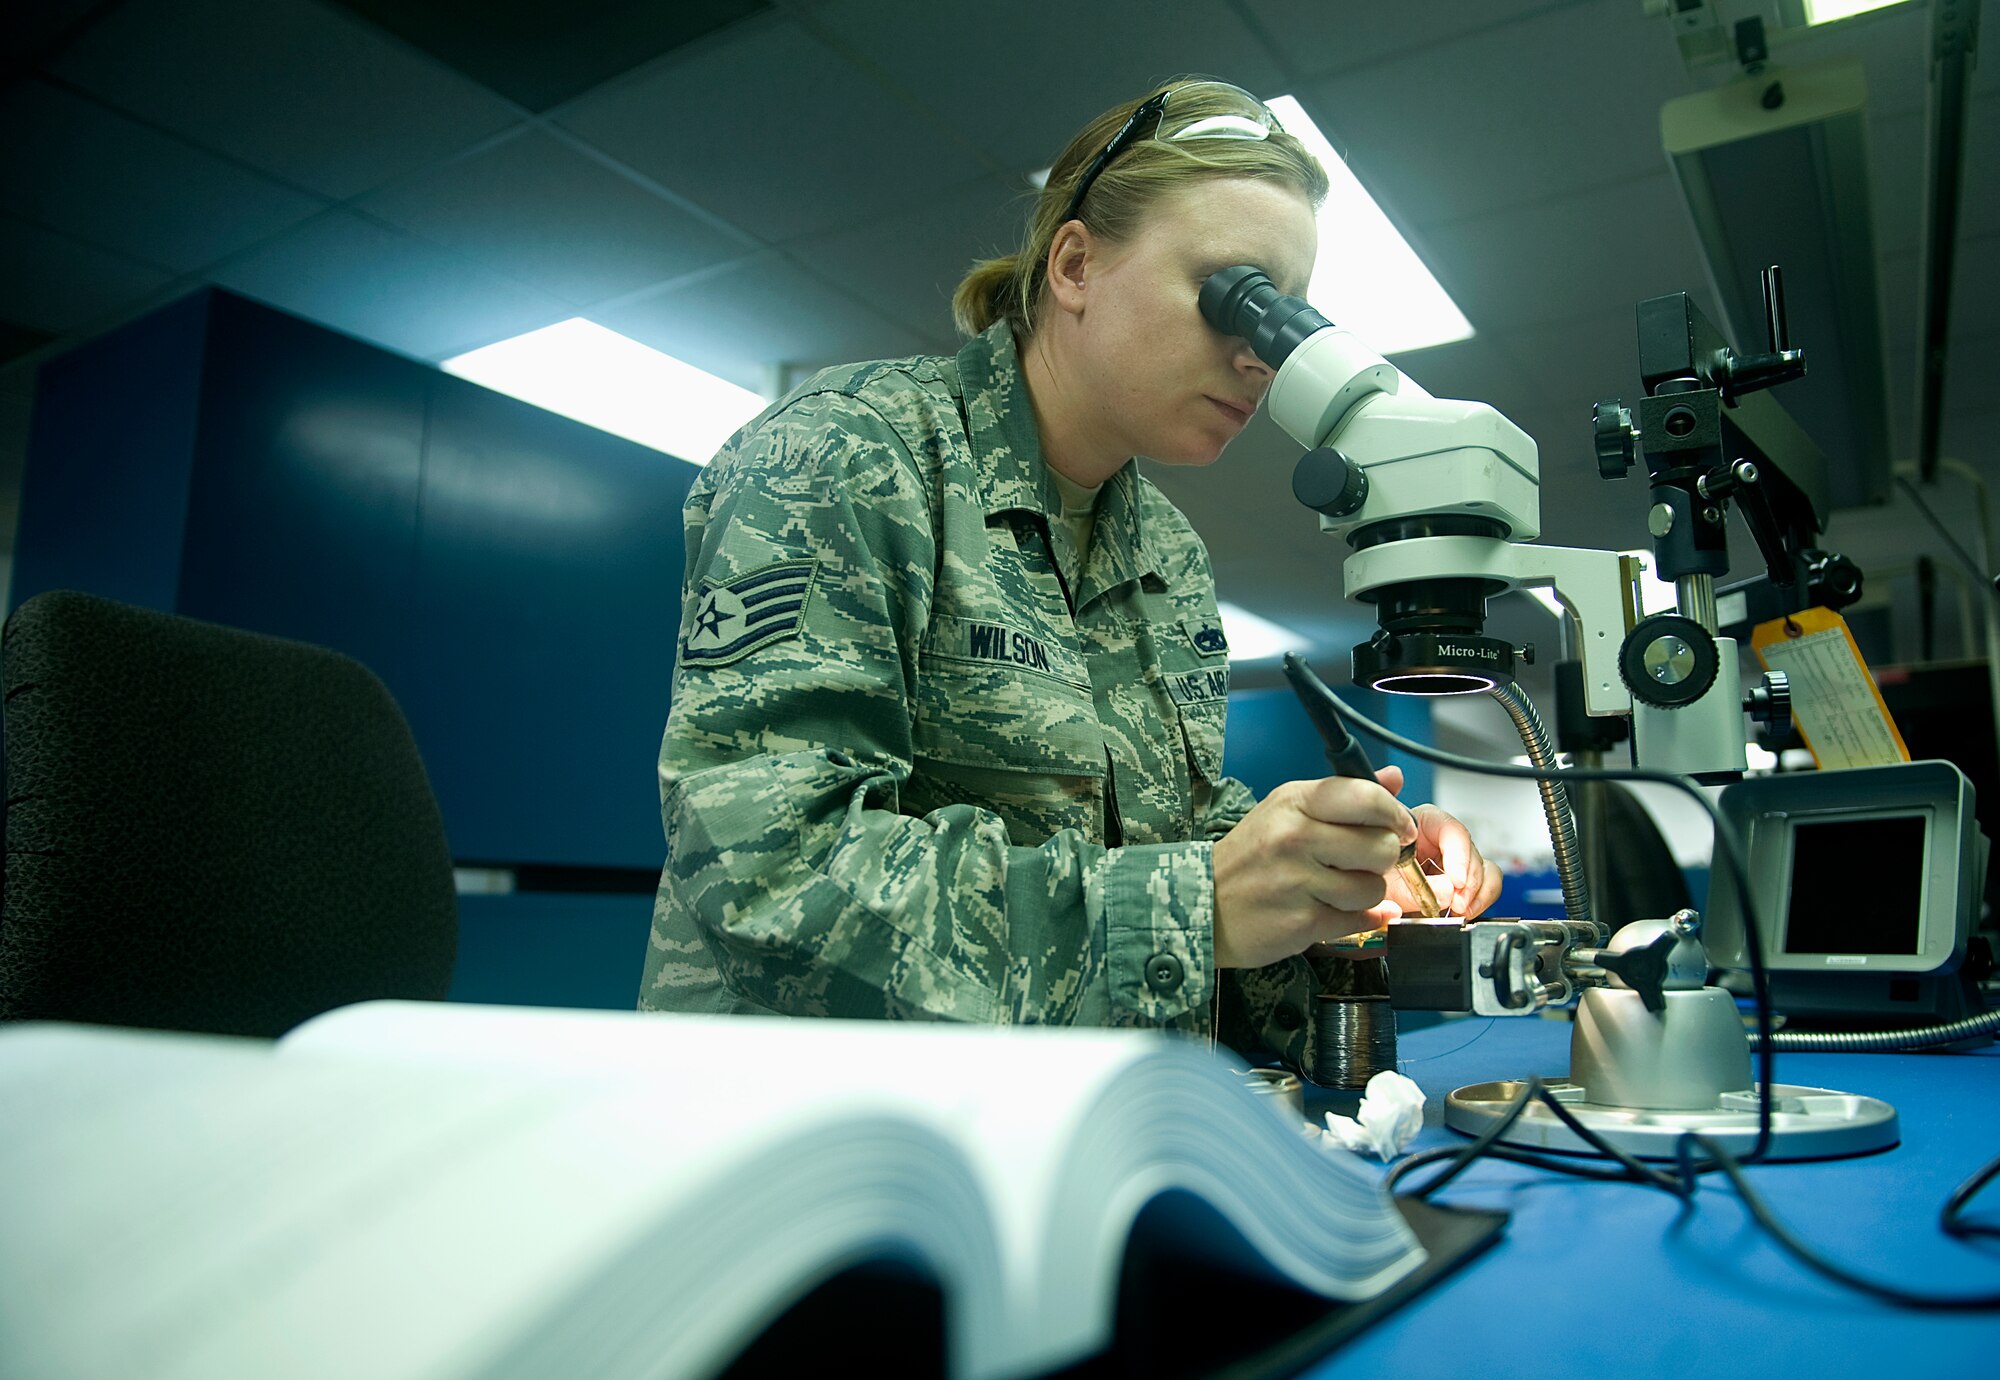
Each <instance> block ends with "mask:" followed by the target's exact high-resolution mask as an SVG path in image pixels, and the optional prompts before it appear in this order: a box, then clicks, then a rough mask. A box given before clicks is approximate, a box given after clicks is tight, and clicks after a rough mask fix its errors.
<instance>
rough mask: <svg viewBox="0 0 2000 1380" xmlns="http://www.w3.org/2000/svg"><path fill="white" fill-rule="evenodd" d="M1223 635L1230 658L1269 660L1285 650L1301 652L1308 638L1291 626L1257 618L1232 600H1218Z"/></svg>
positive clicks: (1217, 606)
mask: <svg viewBox="0 0 2000 1380" xmlns="http://www.w3.org/2000/svg"><path fill="white" fill-rule="evenodd" d="M1216 608H1217V610H1218V611H1220V612H1221V614H1222V635H1223V636H1224V637H1226V638H1228V639H1229V659H1230V660H1231V661H1268V660H1270V659H1271V658H1272V657H1277V656H1283V655H1284V654H1285V653H1286V652H1303V651H1304V650H1305V649H1306V647H1307V645H1308V644H1307V642H1306V640H1305V639H1304V638H1303V637H1300V636H1299V635H1298V634H1297V633H1295V632H1293V631H1292V630H1291V629H1290V628H1287V627H1284V626H1282V625H1280V624H1277V623H1273V622H1272V621H1271V620H1270V619H1268V618H1259V617H1258V616H1257V615H1256V614H1254V613H1251V612H1250V611H1249V610H1248V609H1240V608H1238V607H1236V605H1234V604H1217V605H1216Z"/></svg>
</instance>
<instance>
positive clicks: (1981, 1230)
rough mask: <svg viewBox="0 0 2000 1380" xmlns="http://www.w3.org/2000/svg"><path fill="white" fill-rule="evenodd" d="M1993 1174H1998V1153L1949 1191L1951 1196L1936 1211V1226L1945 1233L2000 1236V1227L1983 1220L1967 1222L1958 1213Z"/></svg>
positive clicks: (1999, 1163)
mask: <svg viewBox="0 0 2000 1380" xmlns="http://www.w3.org/2000/svg"><path fill="white" fill-rule="evenodd" d="M1995 1174H2000V1155H1996V1156H1994V1157H1993V1158H1992V1159H1990V1160H1988V1161H1987V1162H1986V1163H1985V1164H1984V1165H1983V1166H1982V1167H1981V1168H1980V1169H1979V1171H1978V1172H1977V1173H1975V1174H1974V1175H1973V1176H1972V1177H1971V1178H1969V1179H1967V1180H1966V1181H1965V1182H1964V1183H1962V1184H1960V1185H1959V1186H1958V1187H1957V1188H1955V1189H1953V1190H1952V1191H1951V1197H1950V1198H1948V1199H1946V1200H1945V1205H1944V1208H1943V1210H1942V1211H1940V1212H1939V1213H1938V1226H1939V1227H1940V1228H1941V1229H1942V1230H1943V1231H1944V1233H1945V1235H1947V1236H1957V1237H1967V1236H2000V1227H1996V1226H1988V1225H1987V1224H1986V1223H1984V1222H1968V1221H1966V1220H1965V1219H1964V1218H1963V1217H1962V1216H1960V1215H1959V1214H1961V1213H1963V1212H1964V1211H1965V1205H1966V1204H1967V1203H1969V1202H1971V1201H1972V1200H1973V1198H1975V1197H1976V1196H1978V1193H1979V1190H1980V1189H1982V1188H1984V1187H1986V1185H1987V1184H1988V1183H1989V1182H1991V1181H1992V1178H1993V1176H1994V1175H1995Z"/></svg>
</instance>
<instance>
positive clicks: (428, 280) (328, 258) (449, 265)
mask: <svg viewBox="0 0 2000 1380" xmlns="http://www.w3.org/2000/svg"><path fill="white" fill-rule="evenodd" d="M214 278H215V281H216V282H218V283H220V284H222V285H223V286H224V287H228V288H234V289H235V290H236V291H238V292H242V293H246V294H248V295H249V296H252V297H256V298H259V299H261V300H262V301H265V302H268V303H270V304H271V305H273V306H276V307H282V308H284V309H285V310H286V311H290V312H295V313H297V314H298V315H300V316H303V317H306V318H307V319H309V320H312V321H317V322H319V323H320V324H321V325H323V326H329V327H331V328H332V329H334V330H337V331H345V332H347V333H348V334H349V335H356V336H360V337H361V338H363V339H364V340H371V341H374V342H375V343H376V344H378V345H385V346H387V347H388V348H390V349H392V350H400V351H402V352H403V353H404V354H409V355H415V356H416V357H418V358H419V359H441V358H445V357H448V356H450V355H453V354H457V353H459V352H461V351H463V350H468V349H472V348H474V347H475V346H479V345H486V344H491V343H492V342H493V341H495V340H502V339H505V338H507V337H508V336H512V335H518V334H520V333H521V332H523V331H530V330H534V329H537V328H538V327H541V326H546V325H549V324H551V323H552V322H556V321H561V320H564V319H566V318H568V317H570V316H573V315H575V314H576V313H575V311H574V309H573V308H571V307H570V305H569V304H568V303H566V302H562V301H559V300H557V299H556V298H554V297H551V296H549V295H548V294H546V293H542V292H537V291H536V290H535V289H533V288H530V287H525V286H523V285H521V284H520V283H516V282H513V281H511V280H509V279H506V278H502V277H501V276H500V275H499V274H497V273H493V272H490V271H488V270H487V269H485V268H482V267H480V266H479V265H477V264H473V263H469V262H467V261H466V260H464V259H462V258H460V257H459V256H457V255H455V254H452V253H450V252H449V251H447V250H443V249H440V248H438V247H437V246H435V245H432V244H430V243H428V242H426V241H424V240H420V239H417V238H416V237H414V236H412V235H406V234H404V233H403V232H402V231H400V230H396V229H393V228H391V227H389V226H386V225H380V224H377V223H376V222H374V221H372V220H368V219H366V218H364V217H362V216H359V215H356V214H354V213H352V212H349V211H339V210H336V211H329V212H327V213H326V214H324V215H322V216H320V217H318V218H317V219H315V220H312V221H309V222H307V223H306V224H305V225H302V226H300V227H299V228H298V229H296V230H293V231H291V232H290V233H288V234H285V235H282V236H280V237H279V238H277V239H275V240H273V241H271V242H270V243H268V244H265V245H262V246H260V247H259V248H257V249H255V250H252V251H251V252H250V253H248V254H246V255H244V256H242V257H241V258H238V259H236V260H234V261H232V262H230V263H228V264H226V265H224V266H223V267H222V268H221V269H220V270H219V271H218V272H216V273H215V275H214Z"/></svg>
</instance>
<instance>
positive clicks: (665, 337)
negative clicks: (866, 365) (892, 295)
mask: <svg viewBox="0 0 2000 1380" xmlns="http://www.w3.org/2000/svg"><path fill="white" fill-rule="evenodd" d="M589 315H590V319H591V320H593V321H596V322H597V323H598V324H600V325H603V326H608V327H610V328H611V329H612V330H614V331H617V332H619V333H620V334H622V335H628V336H630V337H632V338H633V339H634V340H637V341H640V342H642V343H643V344H647V345H651V346H652V347H653V348H654V349H656V350H664V351H666V352H667V353H668V354H670V355H673V356H674V357H675V358H676V359H683V360H686V361H687V362H688V363H689V364H692V365H695V366H696V367H698V368H702V369H706V370H708V371H709V372H710V373H712V374H716V375H719V376H721V377H722V378H726V379H728V380H730V381H731V382H732V383H736V384H740V385H741V386H743V387H745V388H750V389H754V390H756V391H757V392H761V393H765V394H767V395H768V394H769V393H770V392H771V391H772V377H773V371H774V370H778V369H782V368H785V367H786V366H801V365H821V364H828V363H834V362H838V361H843V360H860V359H884V358H893V357H896V356H901V355H906V354H915V353H918V352H919V351H920V350H921V349H922V348H923V342H922V340H920V339H919V337H917V336H916V335H915V334H914V333H913V332H911V331H910V330H908V329H907V328H905V327H903V326H899V325H896V324H894V323H892V322H890V321H888V320H886V319H884V318H882V317H879V316H877V315H875V314H874V313H873V312H871V311H869V310H867V309H866V308H865V307H862V306H860V305H858V304H857V303H856V302H854V301H853V300H852V299H851V298H849V297H847V296H845V295H844V294H842V293H840V292H838V291H836V290H835V289H833V288H831V287H829V286H828V285H827V284H825V283H824V282H822V281H820V280H819V279H818V278H816V277H814V276H813V275H812V274H811V273H808V272H807V271H806V270H804V269H802V268H800V267H798V266H797V265H796V264H792V263H789V262H787V261H786V260H785V258H784V257H783V256H782V255H780V254H778V253H776V252H772V251H767V252H765V253H762V254H758V255H756V256H755V257H753V258H750V259H746V260H744V261H742V262H741V263H738V264H734V265H731V266H730V267H729V268H727V269H724V270H722V271H720V272H717V273H707V274H702V275H699V276H698V277H697V278H696V279H695V280H694V281H691V282H686V283H677V284H671V285H669V286H667V287H665V288H663V289H661V290H660V291H658V292H654V293H648V294H646V295H644V296H642V297H639V298H636V299H634V300H632V301H629V302H624V303H621V304H620V305H619V306H617V307H616V308H615V309H611V310H603V311H594V312H591V313H590V314H589Z"/></svg>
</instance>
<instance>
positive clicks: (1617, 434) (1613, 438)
mask: <svg viewBox="0 0 2000 1380" xmlns="http://www.w3.org/2000/svg"><path fill="white" fill-rule="evenodd" d="M1590 427H1591V431H1592V433H1593V434H1594V438H1595V443H1596V447H1597V472H1598V473H1599V474H1600V475H1602V476H1604V478H1606V479H1623V478H1624V477H1625V474H1626V472H1627V471H1628V470H1630V469H1631V468H1632V464H1633V462H1634V461H1636V460H1637V459H1638V458H1639V431H1638V428H1637V427H1635V426H1633V425H1632V410H1631V409H1630V408H1628V407H1626V406H1625V402H1624V399H1622V398H1607V399H1605V400H1604V401H1603V402H1601V403H1598V404H1597V405H1596V406H1594V407H1592V408H1591V409H1590Z"/></svg>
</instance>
